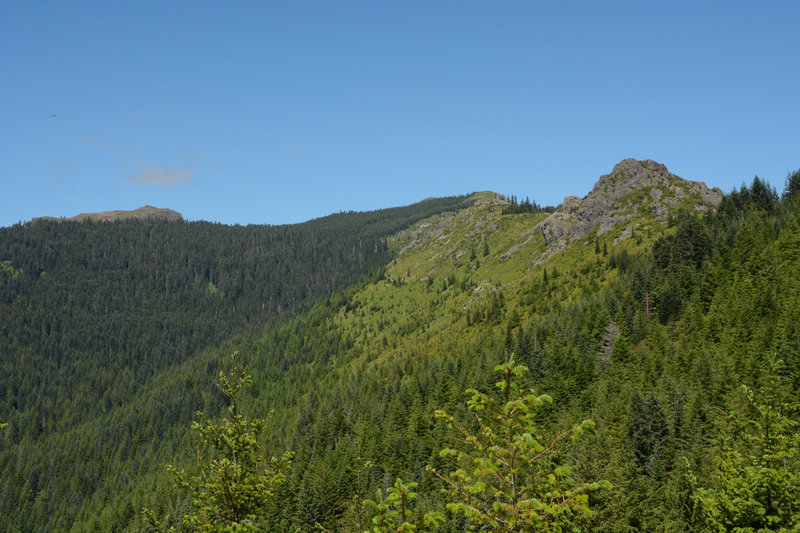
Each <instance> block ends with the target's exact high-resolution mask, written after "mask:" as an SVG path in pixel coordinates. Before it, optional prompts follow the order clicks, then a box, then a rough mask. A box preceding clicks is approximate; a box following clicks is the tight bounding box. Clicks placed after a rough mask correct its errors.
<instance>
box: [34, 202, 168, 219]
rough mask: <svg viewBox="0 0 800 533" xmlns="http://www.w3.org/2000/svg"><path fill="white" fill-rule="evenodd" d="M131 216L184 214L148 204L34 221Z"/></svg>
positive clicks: (148, 216) (158, 217) (160, 216)
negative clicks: (130, 209) (124, 209)
mask: <svg viewBox="0 0 800 533" xmlns="http://www.w3.org/2000/svg"><path fill="white" fill-rule="evenodd" d="M131 218H157V219H164V220H183V216H182V215H181V214H180V213H178V212H177V211H173V210H172V209H163V208H159V207H153V206H150V205H146V206H144V207H140V208H139V209H134V210H133V211H103V212H101V213H81V214H80V215H76V216H74V217H69V218H55V219H54V218H53V217H41V218H40V219H34V221H35V220H44V219H51V220H87V219H91V220H97V221H100V222H111V221H113V220H127V219H131Z"/></svg>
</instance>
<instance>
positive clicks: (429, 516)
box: [364, 479, 444, 533]
mask: <svg viewBox="0 0 800 533" xmlns="http://www.w3.org/2000/svg"><path fill="white" fill-rule="evenodd" d="M417 486H418V484H417V483H403V481H402V480H400V479H398V480H397V481H396V482H395V484H394V486H393V487H389V490H388V495H387V496H386V498H384V497H383V492H382V491H381V489H378V490H377V492H376V497H375V500H374V501H373V500H364V505H366V506H367V507H370V508H372V509H373V515H372V524H373V527H372V529H370V530H368V531H365V532H364V533H390V532H397V533H412V532H418V533H424V532H427V531H433V530H435V528H436V527H437V526H438V525H439V523H441V522H442V520H444V516H442V514H441V513H436V512H432V511H429V512H427V513H425V515H424V516H423V517H422V518H421V519H418V520H414V519H413V518H412V517H413V514H414V513H413V509H412V507H411V503H412V502H413V501H414V500H415V499H416V498H417V493H416V492H414V490H413V489H415V488H417Z"/></svg>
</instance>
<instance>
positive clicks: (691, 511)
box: [0, 160, 800, 531]
mask: <svg viewBox="0 0 800 533" xmlns="http://www.w3.org/2000/svg"><path fill="white" fill-rule="evenodd" d="M796 176H797V177H796V178H795V180H794V181H795V182H800V175H796ZM791 183H793V182H791V180H790V184H791ZM797 185H800V183H795V186H794V187H787V189H786V191H785V192H784V194H783V196H782V197H781V196H778V195H777V194H776V193H775V191H774V190H773V189H771V188H770V187H769V186H768V185H767V184H765V183H764V182H763V181H761V180H759V179H756V180H754V181H753V183H752V184H751V185H749V186H743V187H742V189H741V190H738V191H733V192H732V193H731V194H728V195H725V196H723V195H722V194H721V193H720V192H719V191H714V190H710V189H708V188H706V187H705V186H704V185H702V184H699V183H695V182H688V181H684V180H681V179H680V178H678V177H676V176H674V175H672V174H670V173H669V172H668V171H667V169H666V168H665V167H663V165H659V164H658V163H655V162H653V161H641V162H640V161H635V160H625V161H623V162H621V163H620V164H619V165H617V166H616V167H615V168H614V170H613V171H612V172H611V173H610V174H608V175H605V176H602V177H601V178H600V180H599V181H598V183H597V185H596V186H595V187H594V189H593V190H592V191H591V192H590V193H589V194H587V196H585V197H584V198H582V199H579V198H574V197H573V198H567V199H566V200H565V202H564V204H563V205H562V206H561V207H560V208H559V209H556V210H554V211H553V210H551V209H547V210H543V209H538V206H535V202H534V204H529V203H527V204H516V203H513V202H509V201H508V199H506V198H504V197H501V196H499V195H496V194H494V193H480V194H476V195H474V196H473V197H472V198H471V200H470V202H468V203H462V204H461V205H460V206H458V207H459V208H458V209H453V207H455V206H453V205H451V206H450V208H449V209H442V210H440V211H437V212H436V213H429V215H430V216H427V217H425V218H419V219H416V220H411V219H408V220H406V222H407V223H406V224H405V225H404V226H403V227H396V228H394V230H393V231H392V234H391V236H388V235H387V234H382V235H381V238H379V243H381V244H383V245H384V246H385V248H384V253H385V255H383V256H382V259H383V261H384V263H383V265H384V268H383V269H381V270H380V272H379V273H378V274H377V275H374V276H372V277H367V278H364V277H362V278H361V280H360V282H359V283H357V284H354V285H348V286H344V285H341V286H340V287H341V288H338V287H337V288H336V289H333V288H332V289H331V292H330V293H329V294H330V296H327V297H324V298H323V299H321V300H319V301H318V302H317V303H316V304H314V305H313V307H311V308H308V309H306V310H304V311H303V312H300V313H292V314H291V316H290V317H288V318H287V319H286V320H284V321H281V322H280V323H273V324H262V323H258V325H257V326H256V325H255V322H256V321H255V320H251V321H250V322H251V325H250V326H249V327H243V328H242V329H239V330H234V329H233V328H231V329H230V333H225V337H224V340H222V339H223V338H220V339H219V342H217V344H215V345H214V344H213V342H209V344H208V346H210V347H209V348H208V349H206V350H204V351H202V352H201V353H197V354H194V355H192V356H190V357H184V358H182V359H181V360H180V361H174V362H172V363H170V366H169V370H168V371H162V372H159V373H157V374H154V375H153V376H152V377H150V378H149V379H148V380H147V381H146V382H145V383H143V384H142V386H140V387H139V388H138V389H136V390H137V392H136V398H135V401H127V402H122V403H119V404H117V405H111V406H110V407H109V409H107V410H104V411H103V410H100V411H97V412H95V413H94V414H93V415H92V416H91V417H90V418H89V419H80V417H78V416H74V415H73V418H72V419H71V420H74V424H73V425H72V426H71V427H65V428H63V430H61V431H59V432H54V433H52V434H50V435H45V436H43V437H34V436H27V437H26V438H27V440H25V441H24V442H23V440H22V439H20V437H19V434H18V433H17V432H18V431H19V430H18V429H15V428H12V431H11V432H9V435H8V436H7V437H6V438H5V440H4V441H3V442H2V455H1V456H0V457H1V458H2V463H0V466H2V468H3V483H4V491H5V492H4V494H3V502H4V505H5V506H6V507H5V509H4V511H5V513H6V514H5V518H4V519H5V520H6V523H4V524H3V526H5V527H6V528H7V529H9V530H14V529H15V528H16V529H17V530H37V529H42V530H54V529H55V530H68V529H70V528H71V529H73V530H75V531H85V530H99V531H106V530H124V529H127V530H132V531H138V530H143V529H145V530H146V529H147V528H148V526H147V525H146V523H145V521H144V519H143V517H142V515H141V513H140V510H141V508H142V507H145V506H146V507H149V508H150V509H153V511H154V512H155V514H156V515H157V516H159V517H166V516H167V515H168V516H169V518H167V519H166V522H167V523H172V524H176V525H177V524H178V523H179V521H180V517H181V516H182V515H184V514H185V513H188V512H190V511H191V507H190V503H191V498H190V496H189V495H188V494H185V493H182V492H180V491H176V490H173V489H172V488H171V480H170V475H169V474H168V473H167V472H166V470H165V468H164V465H165V464H166V463H170V464H176V465H178V466H179V467H186V468H191V465H190V464H189V463H188V461H187V460H186V455H187V453H188V452H190V451H191V450H193V449H195V448H196V443H195V441H196V439H197V438H198V436H197V434H195V433H194V432H193V431H192V430H191V429H190V427H189V426H190V421H191V419H192V411H193V410H196V409H202V410H204V411H205V412H206V413H207V414H210V415H212V416H214V415H218V414H219V415H221V413H222V409H223V405H224V401H223V400H224V398H223V397H222V395H221V394H219V393H218V392H217V391H215V389H214V375H215V374H216V373H217V371H219V370H221V369H224V368H225V367H226V365H227V364H228V362H229V361H230V354H231V352H233V351H234V350H239V351H240V361H241V362H242V363H244V364H245V365H246V368H247V371H248V373H250V374H251V375H252V376H253V384H252V386H251V387H249V388H247V389H245V390H244V391H243V398H242V404H241V409H242V410H243V411H246V412H248V413H250V414H251V416H266V415H267V414H268V413H269V411H270V410H274V415H273V417H272V420H271V423H270V426H269V434H268V441H269V446H270V448H269V450H268V451H267V452H265V453H267V454H272V455H279V454H280V453H282V452H283V451H285V450H291V451H293V452H294V453H295V455H294V460H293V466H292V468H291V470H290V471H289V472H288V474H287V480H286V483H285V484H284V485H283V486H282V487H281V488H280V490H279V491H278V494H277V495H276V497H275V498H274V499H273V502H272V505H271V507H270V508H269V509H268V510H267V512H266V514H265V516H264V517H263V520H262V522H260V523H259V526H260V527H261V528H262V529H263V530H265V531H315V530H320V528H324V529H325V530H328V531H360V530H364V529H367V528H368V527H369V517H368V515H369V509H368V508H367V507H366V506H364V504H363V500H364V499H366V498H368V497H372V495H374V494H375V490H376V489H378V488H382V489H384V490H385V489H386V488H387V487H388V486H390V485H392V484H393V483H394V480H395V479H396V478H397V477H402V478H403V479H405V480H407V481H414V482H418V483H419V487H418V491H419V493H420V494H419V497H418V499H417V500H416V502H415V504H414V505H413V506H412V507H413V509H412V512H413V513H415V514H421V513H423V512H425V511H428V510H438V511H444V510H445V507H444V506H445V503H446V502H447V501H448V500H447V497H446V496H445V495H443V494H442V493H441V491H440V489H441V488H442V485H441V481H440V480H439V479H438V478H437V477H436V476H434V475H433V474H432V473H431V472H430V471H429V470H427V469H426V466H428V465H430V466H433V467H435V468H436V469H437V470H439V471H446V470H448V469H449V468H452V467H454V464H453V463H452V462H450V461H449V460H448V459H446V458H442V457H440V455H439V451H440V450H441V449H442V448H444V447H448V446H452V445H453V440H452V438H450V437H449V431H448V428H447V427H446V425H445V424H444V423H443V422H442V421H440V420H437V419H436V418H435V417H434V411H435V410H437V409H444V410H446V411H447V412H449V413H451V414H453V415H454V416H455V417H456V418H457V419H460V420H462V421H463V423H464V424H465V425H467V426H469V424H470V422H469V420H470V419H469V416H468V413H467V411H466V409H465V403H464V402H465V399H466V396H465V395H464V390H465V389H467V388H469V387H474V388H477V389H479V390H483V391H490V390H491V389H492V388H493V383H494V382H495V381H496V380H497V379H496V375H495V373H494V372H493V370H492V369H493V368H494V367H495V366H496V365H497V364H499V363H502V362H503V361H504V360H506V359H507V358H509V357H511V356H512V354H513V356H514V357H515V358H516V360H517V361H518V362H520V363H523V364H525V365H526V366H527V367H528V368H529V371H528V373H527V375H526V380H527V381H526V384H527V385H529V386H533V387H535V388H536V390H537V392H540V393H547V394H549V395H550V396H552V398H553V400H554V402H553V404H552V406H551V407H548V408H545V409H544V410H543V411H542V412H541V424H542V426H543V427H544V428H545V430H546V431H547V432H548V433H549V434H553V433H554V432H556V431H559V430H565V429H566V428H569V427H570V426H572V424H574V423H575V422H576V421H580V420H583V419H586V418H591V419H593V420H594V421H595V423H596V428H597V432H596V435H594V436H591V437H588V438H585V439H583V440H581V441H580V442H579V444H578V445H576V447H575V448H574V449H573V451H572V453H571V454H570V455H569V456H568V457H566V458H565V459H563V460H564V461H565V462H566V464H567V465H569V466H571V467H573V469H574V473H575V474H574V476H575V478H576V480H577V481H593V480H601V479H602V480H608V481H610V482H611V483H612V488H610V489H606V490H603V491H599V492H597V493H596V494H593V495H592V496H591V498H590V500H589V504H590V506H591V508H592V509H593V510H594V515H593V517H592V522H591V525H590V529H592V530H596V531H631V530H643V531H698V530H709V529H712V526H711V525H710V524H712V523H713V520H716V519H719V520H724V519H727V518H726V517H725V516H722V517H721V518H720V517H719V516H717V517H716V518H715V516H716V515H714V513H715V512H716V510H718V509H720V508H722V507H721V506H722V503H724V502H725V501H727V500H725V498H726V497H728V495H729V494H728V492H726V490H727V489H726V479H728V478H731V479H734V481H736V482H737V483H740V485H739V487H740V488H741V487H743V488H742V489H741V490H742V491H744V492H743V493H742V494H743V495H744V496H748V497H750V500H749V501H751V502H755V503H752V505H751V507H746V506H740V507H742V516H743V517H744V518H741V520H744V519H750V520H751V521H750V522H749V523H750V524H751V527H758V522H757V520H758V517H761V519H763V518H764V517H772V518H770V519H771V520H772V524H773V526H774V525H775V524H780V523H781V522H780V520H783V521H784V522H782V523H786V520H790V519H791V516H792V515H791V513H792V511H791V508H792V506H795V508H796V507H797V505H798V501H800V495H798V498H794V495H795V492H793V491H794V489H793V488H792V487H796V485H797V479H796V476H795V478H791V477H788V478H787V477H786V476H784V478H779V477H772V478H769V479H772V480H775V479H780V480H783V481H779V482H777V484H776V483H772V485H770V483H761V484H760V485H759V487H761V488H758V489H757V490H756V489H753V488H752V487H750V486H748V485H747V483H745V482H744V481H741V480H739V478H736V476H735V475H733V474H731V472H734V471H737V468H738V469H741V468H743V467H742V464H740V463H737V462H736V461H737V460H738V459H736V458H737V457H740V458H741V457H744V458H747V457H750V456H752V457H755V458H756V459H758V461H760V463H759V464H760V465H762V466H763V467H764V469H763V470H761V471H760V472H762V473H763V472H767V473H770V472H772V470H770V468H773V467H774V462H775V461H774V457H776V456H775V455H770V457H772V459H770V458H769V457H767V458H765V457H766V456H765V453H766V452H765V450H767V448H768V444H769V443H766V441H763V439H762V441H759V442H761V443H760V444H758V445H756V444H754V443H756V441H757V438H756V437H757V435H756V437H753V438H751V439H749V440H748V439H744V440H743V439H742V438H741V437H742V435H744V436H747V435H751V433H750V430H751V429H752V428H751V427H750V426H748V425H746V424H745V423H746V422H748V421H752V420H758V416H756V412H755V411H753V408H752V407H750V406H749V405H750V404H749V403H748V401H747V397H746V396H745V395H743V394H742V392H741V390H740V386H741V385H747V386H748V387H750V390H751V391H752V393H753V397H754V398H756V399H758V401H761V400H760V399H761V398H763V397H764V392H765V391H768V392H769V395H768V397H769V398H772V400H771V401H773V403H774V405H775V406H778V407H779V408H780V409H779V410H780V412H781V416H782V417H784V418H780V417H778V418H776V419H775V420H779V421H781V420H788V422H780V423H774V421H773V422H771V425H770V426H769V427H771V428H772V429H773V430H775V433H776V434H781V435H782V434H783V433H785V430H786V428H791V427H796V424H797V421H798V413H797V406H798V403H800V402H798V387H800V330H798V326H797V324H798V319H800V316H798V309H800V305H798V302H799V301H800V263H798V261H800V237H799V236H798V235H800V202H798V200H800V198H798V197H797V195H796V191H797V190H798V189H800V187H797ZM461 201H462V200H459V202H461ZM384 235H386V238H385V240H381V239H382V238H383V236H384ZM344 249H345V250H346V249H347V247H344ZM351 249H352V248H351ZM233 263H237V262H236V261H233ZM3 265H4V266H3V268H4V271H5V275H6V276H7V277H9V278H13V277H14V275H15V274H16V273H17V272H18V270H17V269H18V268H19V267H18V266H17V265H15V264H14V263H13V262H12V263H3ZM21 275H22V274H18V276H21ZM208 281H212V283H214V284H215V285H214V286H215V287H217V288H218V290H219V292H222V293H224V291H223V289H220V288H219V287H218V285H217V282H216V281H215V280H212V279H203V280H202V283H204V284H206V287H207V288H210V287H209V286H208V285H207V283H208ZM160 282H161V283H163V278H162V279H161V280H160ZM154 286H155V285H154ZM209 292H211V291H209ZM265 294H266V293H265ZM270 294H271V293H270ZM207 296H209V295H204V297H207ZM237 331H238V333H237ZM165 346H166V344H165ZM778 359H780V360H782V364H779V363H777V362H776V361H777V360H778ZM122 368H123V370H122V371H121V372H124V368H125V365H122ZM112 377H113V376H112ZM753 405H755V404H753ZM759 405H761V404H759ZM731 412H736V413H737V414H738V418H736V419H733V418H731V417H729V414H730V413H731ZM763 412H767V413H769V412H770V411H763ZM1 413H2V416H4V417H5V418H6V419H10V420H12V422H13V421H14V417H15V416H18V414H17V413H18V412H17V411H14V410H11V409H9V410H8V411H3V412H1ZM6 413H8V415H6ZM759 416H760V415H759ZM737 421H741V422H742V423H743V424H744V425H741V426H739V425H737V424H738V423H739V422H737ZM792 424H794V426H792ZM791 435H794V437H793V438H794V441H792V440H791V438H790V437H791ZM751 436H752V435H751ZM790 437H787V439H785V440H782V441H781V442H782V443H784V444H781V445H782V446H784V447H785V449H786V450H789V451H791V450H792V449H793V450H794V452H791V453H786V454H783V455H781V456H780V458H781V460H782V461H783V462H782V463H781V464H782V466H781V467H780V468H779V469H777V470H776V471H778V472H784V473H785V472H797V471H800V468H795V467H796V466H798V465H797V459H798V451H797V450H798V449H800V443H798V442H797V437H796V432H792V433H790ZM792 447H794V448H792ZM770 453H772V452H770ZM759 454H760V455H759ZM754 461H755V459H754ZM64 465H69V466H67V467H65V466H64ZM726 465H727V466H726ZM726 468H727V469H726ZM71 469H74V472H75V473H71V472H72V471H73V470H71ZM781 469H783V470H781ZM773 470H774V469H773ZM720 472H724V473H725V475H722V474H720ZM765 476H766V474H765ZM761 479H762V480H763V479H767V478H766V477H762V478H761ZM780 483H786V484H785V485H783V486H782V485H780ZM19 487H22V488H21V489H20V488H19ZM748 487H749V488H748ZM776 487H777V491H776ZM748 490H750V491H751V492H752V494H749V493H747V491H748ZM759 491H761V492H759ZM770 491H772V492H770ZM781 491H782V492H781ZM778 494H783V495H784V496H776V495H778ZM765 495H766V496H768V498H767V500H769V502H768V504H765V505H764V506H763V507H758V505H760V504H759V503H758V502H762V503H763V502H764V501H766V500H765ZM773 496H775V497H774V498H773ZM720 502H722V503H720ZM787 509H789V510H788V511H787ZM748 513H749V514H748ZM718 514H719V513H718ZM724 514H725V513H721V515H724ZM721 515H720V516H721ZM23 517H24V518H23ZM29 517H30V518H29ZM444 517H445V519H444V521H443V523H442V525H441V527H440V528H439V529H438V530H439V531H463V530H464V529H465V528H466V527H467V526H468V524H467V523H466V521H465V519H464V517H463V515H461V514H458V513H450V512H446V513H445V515H444ZM753 517H756V518H753ZM787 517H788V518H787ZM729 518H730V519H731V520H739V519H740V517H735V516H732V517H729ZM719 520H718V521H719ZM774 529H775V530H777V529H778V528H777V526H776V527H775V528H774Z"/></svg>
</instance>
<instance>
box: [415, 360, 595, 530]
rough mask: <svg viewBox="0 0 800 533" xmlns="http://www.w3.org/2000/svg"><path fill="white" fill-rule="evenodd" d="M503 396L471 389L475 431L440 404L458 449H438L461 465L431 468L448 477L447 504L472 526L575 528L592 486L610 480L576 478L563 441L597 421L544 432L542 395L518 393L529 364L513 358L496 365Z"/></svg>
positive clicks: (584, 518) (584, 519)
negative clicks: (443, 469)
mask: <svg viewBox="0 0 800 533" xmlns="http://www.w3.org/2000/svg"><path fill="white" fill-rule="evenodd" d="M495 371H497V372H499V373H500V374H501V376H502V379H501V380H500V381H498V382H497V383H496V386H497V388H498V390H499V391H500V399H499V400H498V399H496V398H495V397H494V396H492V395H489V394H485V393H482V392H478V391H477V390H475V389H469V390H468V391H467V393H468V394H470V395H471V398H470V399H469V400H468V402H467V406H468V408H469V410H470V411H471V412H472V413H474V416H475V421H476V423H477V427H478V428H479V429H478V430H477V432H475V433H473V432H472V431H471V430H470V429H469V426H468V425H465V424H462V423H460V422H459V421H457V420H456V418H455V417H453V416H450V415H448V414H447V413H445V412H444V411H437V412H436V416H437V417H439V418H442V419H444V420H445V422H446V423H447V424H448V426H450V428H452V429H454V430H455V432H456V435H454V438H455V439H456V440H457V441H458V442H459V443H460V445H459V447H458V448H457V449H456V448H445V449H443V450H442V451H441V453H440V455H441V456H442V457H443V458H453V459H455V460H456V462H457V463H458V468H456V469H455V470H453V471H452V472H449V473H443V472H440V471H438V470H435V469H432V468H430V470H433V472H434V473H435V474H436V475H437V476H438V477H439V478H441V479H442V480H443V481H444V483H445V489H444V491H445V492H446V493H447V494H448V495H449V497H450V499H451V501H450V503H448V504H447V508H448V509H449V510H451V511H453V512H456V513H462V514H463V515H464V516H465V517H466V518H467V519H468V520H469V521H470V522H471V523H472V526H473V527H474V528H476V529H479V528H489V529H491V530H493V531H509V532H511V531H577V530H580V529H581V528H582V527H583V526H585V525H586V524H587V523H588V521H589V520H590V518H591V517H592V515H593V512H592V511H591V509H590V508H589V497H588V494H589V492H591V491H593V490H597V489H599V488H607V487H609V486H610V484H609V483H608V482H605V481H601V482H593V483H578V482H577V481H576V480H575V478H574V476H573V472H572V467H571V466H570V465H569V461H568V460H567V457H566V455H565V451H566V448H567V447H568V446H569V444H570V443H572V442H574V441H576V440H577V439H578V438H580V436H581V435H582V434H583V433H584V432H586V431H590V430H592V429H593V427H594V423H593V422H592V421H591V420H585V421H584V422H582V423H581V424H578V425H577V426H575V427H574V428H573V429H572V430H571V431H569V432H567V433H566V434H561V433H556V435H555V436H554V437H551V438H548V437H547V435H546V434H545V432H544V431H543V430H542V429H541V428H539V427H537V425H536V418H537V412H538V411H539V410H540V408H541V407H542V406H543V405H545V404H547V403H551V402H552V399H551V398H550V397H549V396H547V395H540V396H536V394H535V392H534V391H533V390H532V389H531V390H529V391H527V392H522V391H521V389H520V386H519V384H518V380H519V379H520V378H521V377H522V376H523V374H524V373H525V372H526V371H527V368H525V367H524V366H521V365H518V364H517V363H516V362H515V361H514V359H513V357H512V358H511V360H510V361H509V362H508V363H505V364H502V365H499V366H497V367H495Z"/></svg>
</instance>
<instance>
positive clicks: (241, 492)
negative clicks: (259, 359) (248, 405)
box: [144, 353, 292, 532]
mask: <svg viewBox="0 0 800 533" xmlns="http://www.w3.org/2000/svg"><path fill="white" fill-rule="evenodd" d="M219 379H220V383H219V385H217V387H218V388H219V389H220V391H222V393H223V394H225V396H227V397H228V399H229V401H230V405H229V407H228V415H227V416H226V417H225V418H224V419H223V420H222V422H220V423H217V422H214V421H213V420H211V419H210V418H208V417H207V416H206V415H205V414H204V413H203V412H198V413H197V415H198V417H200V419H201V422H195V423H193V424H192V429H195V430H197V431H199V432H200V436H201V440H202V442H203V447H202V448H201V446H200V444H198V446H197V450H196V451H195V452H194V453H192V454H190V458H191V459H192V461H193V462H194V463H195V469H196V472H195V473H194V474H186V473H185V472H184V471H183V470H178V469H177V468H175V467H173V466H169V467H168V469H169V470H170V471H171V472H172V473H173V476H174V483H175V487H176V488H178V489H181V490H184V491H187V492H189V494H190V495H191V497H192V512H191V513H189V514H187V515H185V516H184V517H183V520H182V522H183V529H186V530H189V531H199V532H211V531H230V532H243V531H261V530H263V526H262V520H263V519H264V516H265V514H266V512H267V510H268V507H269V504H270V502H271V499H272V497H273V494H274V490H275V488H276V487H277V486H278V485H280V484H281V483H283V482H284V481H285V471H286V470H287V469H288V468H289V466H290V464H291V458H292V453H291V452H286V453H284V454H283V455H282V456H280V457H277V458H276V457H271V458H267V455H266V453H265V449H264V448H265V446H264V442H263V436H264V431H265V429H266V425H267V422H268V420H269V419H268V418H257V419H254V420H253V421H252V422H249V421H248V419H247V416H246V415H242V414H241V413H240V412H239V392H240V391H241V390H242V388H243V387H245V386H246V385H249V384H250V383H252V380H251V378H250V376H249V375H247V374H246V373H244V372H241V371H240V370H239V369H238V368H237V353H234V354H233V358H232V362H231V370H230V373H229V374H226V373H225V372H223V371H220V373H219ZM203 448H205V450H204V449H203ZM144 513H145V515H147V516H148V517H149V518H150V521H151V522H152V523H153V525H155V526H157V527H158V526H160V525H161V524H160V523H159V522H158V521H157V520H156V519H155V515H154V513H153V512H152V511H150V510H148V509H145V510H144Z"/></svg>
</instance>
